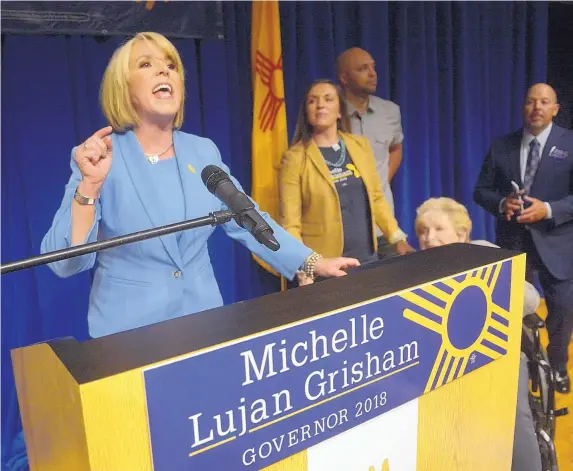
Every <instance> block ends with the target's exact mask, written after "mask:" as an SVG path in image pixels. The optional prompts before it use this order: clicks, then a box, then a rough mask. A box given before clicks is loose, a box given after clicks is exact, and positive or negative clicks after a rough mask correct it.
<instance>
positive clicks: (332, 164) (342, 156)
mask: <svg viewBox="0 0 573 471" xmlns="http://www.w3.org/2000/svg"><path fill="white" fill-rule="evenodd" d="M338 145H339V146H340V158H339V159H338V160H337V161H336V162H331V161H330V160H328V159H327V158H326V157H324V156H323V157H324V160H325V161H326V165H328V166H329V167H341V166H342V164H343V163H344V161H345V160H346V145H345V144H344V141H343V140H342V139H340V140H339V141H338Z"/></svg>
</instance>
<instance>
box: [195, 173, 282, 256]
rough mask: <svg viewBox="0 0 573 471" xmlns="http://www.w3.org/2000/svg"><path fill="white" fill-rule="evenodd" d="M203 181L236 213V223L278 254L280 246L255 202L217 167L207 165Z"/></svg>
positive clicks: (202, 174) (210, 190)
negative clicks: (256, 207)
mask: <svg viewBox="0 0 573 471" xmlns="http://www.w3.org/2000/svg"><path fill="white" fill-rule="evenodd" d="M201 179H202V180H203V183H204V184H205V186H206V187H207V190H209V192H210V193H213V194H214V195H215V196H216V197H217V198H219V199H220V200H221V201H222V202H223V203H225V204H226V205H227V207H228V208H229V209H230V210H231V211H232V212H233V213H235V216H234V218H235V221H236V222H237V224H238V225H239V226H241V227H242V228H244V229H247V230H248V231H249V232H250V233H251V235H252V236H253V237H254V238H255V239H256V240H257V241H258V242H259V243H260V244H263V245H264V246H265V247H267V248H268V249H270V250H272V251H274V252H276V251H277V250H278V249H279V248H280V244H279V243H278V242H277V240H276V239H275V237H274V236H273V230H272V228H271V226H269V225H268V223H267V221H265V220H264V219H263V217H262V216H261V215H260V214H259V213H258V212H257V210H256V209H255V205H254V204H253V202H252V201H251V200H250V199H249V198H248V197H247V195H245V194H244V193H243V192H241V191H239V190H238V189H237V187H236V186H235V185H234V183H233V182H232V181H231V178H230V177H229V175H227V173H225V171H223V170H222V169H220V168H219V167H217V166H216V165H207V167H205V168H204V169H203V171H202V172H201Z"/></svg>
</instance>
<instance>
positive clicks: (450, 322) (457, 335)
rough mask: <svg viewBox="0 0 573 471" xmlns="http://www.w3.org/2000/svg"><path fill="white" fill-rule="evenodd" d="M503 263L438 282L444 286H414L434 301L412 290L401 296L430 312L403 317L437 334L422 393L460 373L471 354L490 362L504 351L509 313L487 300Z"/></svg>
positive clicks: (407, 313)
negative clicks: (436, 346)
mask: <svg viewBox="0 0 573 471" xmlns="http://www.w3.org/2000/svg"><path fill="white" fill-rule="evenodd" d="M502 263H503V262H502ZM502 263H498V264H495V265H489V266H487V267H483V268H480V269H477V270H473V271H471V272H469V273H468V274H467V275H466V276H465V277H464V278H463V279H462V280H461V281H456V280H454V279H453V278H450V279H446V280H441V283H442V284H443V285H445V287H446V289H445V290H444V289H440V288H438V287H437V286H436V284H434V285H428V286H423V287H421V288H420V289H419V290H417V291H421V292H423V293H425V294H429V295H430V296H432V297H433V298H435V299H437V300H439V301H441V303H439V304H438V303H436V302H432V301H429V300H428V299H426V298H425V297H423V296H421V295H419V294H416V293H415V292H408V293H403V294H401V295H400V296H401V297H402V298H403V299H405V300H407V301H409V302H410V303H412V304H413V305H415V306H417V307H419V308H422V309H423V310H425V311H426V312H427V313H430V315H427V314H422V313H421V312H417V310H416V309H405V310H404V313H403V314H404V317H405V318H406V319H408V320H410V321H412V322H415V323H416V324H419V325H421V326H422V327H425V328H426V329H429V330H432V331H434V332H436V333H438V334H439V335H440V336H441V338H442V344H441V346H440V350H439V352H438V354H437V356H436V362H435V363H434V366H433V368H432V371H431V373H430V377H429V378H428V383H427V384H426V388H425V391H424V392H429V391H431V390H433V389H436V388H438V387H440V386H442V385H444V384H447V383H449V382H450V381H452V380H454V379H456V378H459V377H461V376H462V375H463V374H464V372H465V370H466V368H467V365H468V362H469V361H471V362H472V363H473V362H474V361H475V358H476V356H475V353H476V352H478V353H481V354H482V355H484V356H486V357H488V358H490V359H492V360H495V359H497V358H499V357H501V356H502V355H503V354H505V353H506V352H507V348H508V345H507V341H508V334H509V319H510V313H509V311H508V310H506V309H504V308H502V307H501V306H498V305H497V304H495V303H494V302H493V301H492V293H493V290H494V288H495V285H496V283H497V279H498V277H499V273H500V271H501V267H502ZM437 284H440V283H437ZM448 288H449V289H448ZM448 291H449V292H448ZM500 352H503V353H500Z"/></svg>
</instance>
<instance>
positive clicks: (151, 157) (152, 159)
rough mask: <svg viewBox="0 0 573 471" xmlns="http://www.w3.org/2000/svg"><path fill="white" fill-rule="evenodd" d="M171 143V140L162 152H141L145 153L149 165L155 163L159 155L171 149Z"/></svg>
mask: <svg viewBox="0 0 573 471" xmlns="http://www.w3.org/2000/svg"><path fill="white" fill-rule="evenodd" d="M172 145H173V141H171V144H169V147H168V148H167V149H165V150H164V151H163V152H160V153H159V154H146V153H145V152H144V153H143V154H144V155H145V158H146V159H147V161H148V162H149V163H150V164H151V165H155V164H156V163H157V162H159V157H161V156H162V155H163V154H165V152H167V151H168V150H169V149H171V146H172Z"/></svg>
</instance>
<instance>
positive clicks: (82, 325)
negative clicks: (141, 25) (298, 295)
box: [1, 2, 547, 470]
mask: <svg viewBox="0 0 573 471" xmlns="http://www.w3.org/2000/svg"><path fill="white" fill-rule="evenodd" d="M280 7H281V28H282V40H283V53H284V74H285V87H286V106H287V117H288V122H289V130H290V133H291V135H292V131H293V128H294V122H295V119H296V110H297V108H298V105H299V100H300V96H301V94H302V92H303V90H304V89H305V88H306V86H307V85H308V83H309V82H310V81H311V80H313V79H315V78H319V77H333V75H334V60H335V58H336V56H337V55H338V54H339V53H340V52H342V51H343V50H344V49H346V48H348V47H352V46H361V47H363V48H365V49H367V50H368V51H369V52H370V53H371V54H372V56H373V57H374V59H375V60H376V63H377V69H378V74H379V88H378V93H377V94H378V95H379V96H381V97H383V98H389V99H391V100H393V101H395V102H396V103H398V104H399V105H400V107H401V109H402V121H403V127H404V134H405V141H404V161H403V164H402V167H401V169H400V171H399V172H398V174H397V176H396V178H395V181H394V185H393V186H394V191H395V195H396V208H397V217H398V220H399V222H400V223H401V225H402V227H403V228H404V229H405V230H406V231H407V232H408V233H410V234H411V240H412V241H414V237H413V236H414V233H413V219H414V216H415V209H416V207H417V206H418V205H419V204H420V203H421V202H422V201H424V200H425V199H426V198H428V197H430V196H440V195H445V196H452V197H455V198H456V199H458V200H460V201H461V202H463V203H464V204H466V205H467V206H468V207H469V209H470V213H471V216H472V219H473V221H474V234H473V235H474V237H475V238H490V239H491V238H492V237H493V222H492V220H491V218H490V217H488V216H486V215H485V214H484V213H483V212H482V211H481V210H479V209H478V208H477V207H476V206H475V205H474V204H473V203H472V199H471V194H472V191H473V185H474V183H475V179H476V177H477V173H478V170H479V167H480V165H481V162H482V159H483V156H484V154H485V152H486V150H487V147H488V145H489V142H490V141H491V139H492V138H493V137H494V136H496V135H500V134H504V133H506V132H509V131H510V130H513V129H516V128H518V127H519V126H520V125H521V104H522V99H523V96H524V93H525V90H526V88H527V86H528V85H530V84H532V83H535V82H538V81H543V80H544V79H545V62H546V48H547V47H546V46H547V39H546V38H547V4H546V3H545V2H534V3H522V2H516V3H498V2H491V3H489V2H475V3H470V2H454V3H446V2H437V3H433V2H423V3H422V2H419V3H418V2H416V3H414V2H398V3H382V2H332V3H330V2H296V3H295V2H283V3H281V6H280ZM250 10H251V4H250V2H229V3H225V5H224V17H225V33H226V39H225V41H215V40H205V41H198V40H178V41H175V44H176V46H177V47H178V48H179V51H180V52H181V54H182V56H183V62H184V64H185V66H186V69H187V74H188V75H187V76H188V79H187V98H188V99H187V105H186V120H185V124H184V126H183V130H184V131H187V132H191V133H196V134H200V135H204V136H207V137H210V138H211V139H213V140H214V141H215V143H216V144H217V145H218V146H219V148H220V150H221V154H222V155H223V159H224V160H225V162H226V163H227V164H228V165H229V166H230V168H231V171H232V173H233V174H234V175H235V176H236V177H237V178H238V179H239V180H240V181H241V182H242V183H243V184H244V186H245V188H247V189H249V188H250V183H251V158H250V128H251V121H252V109H251V76H250V64H249V60H250V52H249V44H250V17H251V11H250ZM120 41H121V38H106V39H104V38H97V37H82V36H71V37H70V36H57V35H55V36H43V37H38V36H17V35H5V36H3V37H2V79H3V80H2V149H1V150H2V172H1V174H2V177H1V178H2V262H3V263H6V262H8V261H12V260H15V259H19V258H24V257H29V256H33V255H36V254H38V253H39V248H40V242H41V239H42V237H43V235H44V234H45V232H46V230H47V229H48V227H49V226H50V224H51V220H52V217H53V215H54V213H55V211H56V209H57V208H58V206H59V204H60V200H61V197H62V194H63V188H64V185H65V183H66V181H67V179H68V177H69V173H70V169H69V156H70V150H71V148H72V146H74V145H75V144H77V143H79V142H81V141H83V140H84V139H85V138H86V137H87V136H89V135H91V134H92V133H93V132H94V131H95V130H97V129H99V128H100V127H102V126H104V124H105V123H104V121H103V117H102V115H101V113H100V111H99V109H98V104H97V103H98V90H99V82H100V79H101V76H102V73H103V70H104V68H105V65H106V63H107V61H108V60H109V58H110V56H111V54H112V52H113V50H114V49H115V48H116V47H117V46H118V44H119V43H120ZM210 247H211V253H212V257H213V260H214V264H215V268H216V273H217V277H218V280H219V282H220V284H221V287H222V292H223V297H224V299H225V301H226V302H227V303H231V302H236V301H240V300H243V299H248V298H251V297H254V296H260V295H263V294H265V293H268V292H271V291H273V290H276V289H278V283H277V282H276V280H275V279H274V278H273V277H272V276H271V275H268V274H267V273H265V272H264V271H263V270H261V269H260V268H258V266H257V265H256V264H255V263H254V262H253V261H252V259H251V257H250V254H249V253H248V252H247V251H246V250H245V249H243V248H242V247H240V246H237V245H235V244H234V243H233V242H231V241H230V240H229V239H227V238H226V237H225V235H224V234H222V233H221V232H216V235H215V237H214V238H213V240H212V241H211V245H210ZM90 281H91V274H90V273H83V274H81V275H77V276H75V277H72V278H69V279H65V280H62V279H58V278H56V277H55V276H54V275H53V274H52V273H51V272H50V271H49V269H47V268H46V267H39V268H36V269H32V270H27V271H23V272H18V273H13V274H10V275H6V276H3V277H2V463H3V467H2V469H6V470H18V469H27V460H26V456H25V449H24V444H23V440H22V435H21V433H20V431H21V423H20V419H19V413H18V406H17V400H16V393H15V388H14V381H13V374H12V367H11V361H10V354H9V352H10V350H11V349H12V348H16V347H20V346H24V345H29V344H31V343H34V342H40V341H44V340H47V339H50V338H55V337H60V336H67V335H72V336H74V337H76V338H78V339H79V340H85V339H87V338H88V335H87V326H86V310H87V299H88V293H89V286H90Z"/></svg>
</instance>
